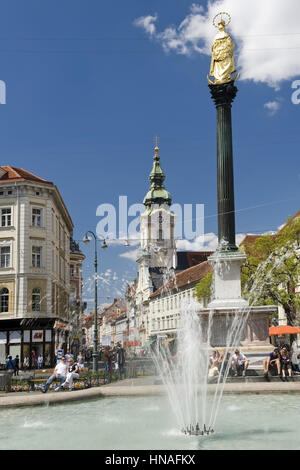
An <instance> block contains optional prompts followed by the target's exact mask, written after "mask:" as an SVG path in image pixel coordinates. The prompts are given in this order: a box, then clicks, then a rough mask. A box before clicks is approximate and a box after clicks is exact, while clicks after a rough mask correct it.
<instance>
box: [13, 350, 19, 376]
mask: <svg viewBox="0 0 300 470" xmlns="http://www.w3.org/2000/svg"><path fill="white" fill-rule="evenodd" d="M14 363H15V368H14V375H19V369H20V359H19V355H18V354H17V355H16V357H15V358H14Z"/></svg>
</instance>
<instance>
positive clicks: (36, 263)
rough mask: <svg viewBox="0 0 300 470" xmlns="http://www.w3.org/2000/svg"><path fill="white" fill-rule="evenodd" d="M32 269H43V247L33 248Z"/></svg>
mask: <svg viewBox="0 0 300 470" xmlns="http://www.w3.org/2000/svg"><path fill="white" fill-rule="evenodd" d="M32 267H33V268H41V267H42V247H41V246H33V247H32Z"/></svg>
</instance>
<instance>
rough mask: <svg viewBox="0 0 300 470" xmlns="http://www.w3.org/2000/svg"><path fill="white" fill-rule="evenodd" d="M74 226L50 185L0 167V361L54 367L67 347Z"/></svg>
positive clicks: (20, 170) (38, 179) (22, 173)
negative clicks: (58, 354) (39, 359)
mask: <svg viewBox="0 0 300 470" xmlns="http://www.w3.org/2000/svg"><path fill="white" fill-rule="evenodd" d="M72 232H73V222H72V219H71V217H70V214H69V212H68V210H67V208H66V205H65V203H64V201H63V199H62V197H61V195H60V192H59V190H58V188H57V187H56V186H55V184H54V183H52V182H50V181H46V180H45V179H42V178H40V177H38V176H36V175H34V174H32V173H30V172H29V171H26V170H24V169H21V168H14V167H11V166H1V167H0V363H1V364H3V363H5V357H6V356H7V355H8V354H9V355H12V356H15V355H16V354H18V355H19V356H20V366H21V367H23V366H24V365H25V366H27V367H34V366H35V365H36V358H37V356H38V355H40V354H42V355H43V358H44V366H45V367H46V366H52V365H53V363H54V360H55V355H56V350H57V349H58V348H62V349H65V348H66V347H67V346H70V345H69V334H70V323H69V321H70V307H69V297H70V239H71V237H72Z"/></svg>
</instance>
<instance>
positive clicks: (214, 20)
mask: <svg viewBox="0 0 300 470" xmlns="http://www.w3.org/2000/svg"><path fill="white" fill-rule="evenodd" d="M223 15H225V16H226V17H227V21H226V20H225V19H224V18H223ZM218 17H220V19H219V20H218V22H216V19H217V18H218ZM230 21H231V16H230V15H229V13H227V12H226V11H221V13H218V14H217V15H216V16H214V19H213V25H214V27H215V28H217V27H218V25H219V24H220V23H221V24H222V25H223V26H228V25H229V23H230Z"/></svg>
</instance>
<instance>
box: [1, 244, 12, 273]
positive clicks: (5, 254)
mask: <svg viewBox="0 0 300 470" xmlns="http://www.w3.org/2000/svg"><path fill="white" fill-rule="evenodd" d="M0 267H1V268H9V267H10V246H1V248H0Z"/></svg>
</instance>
